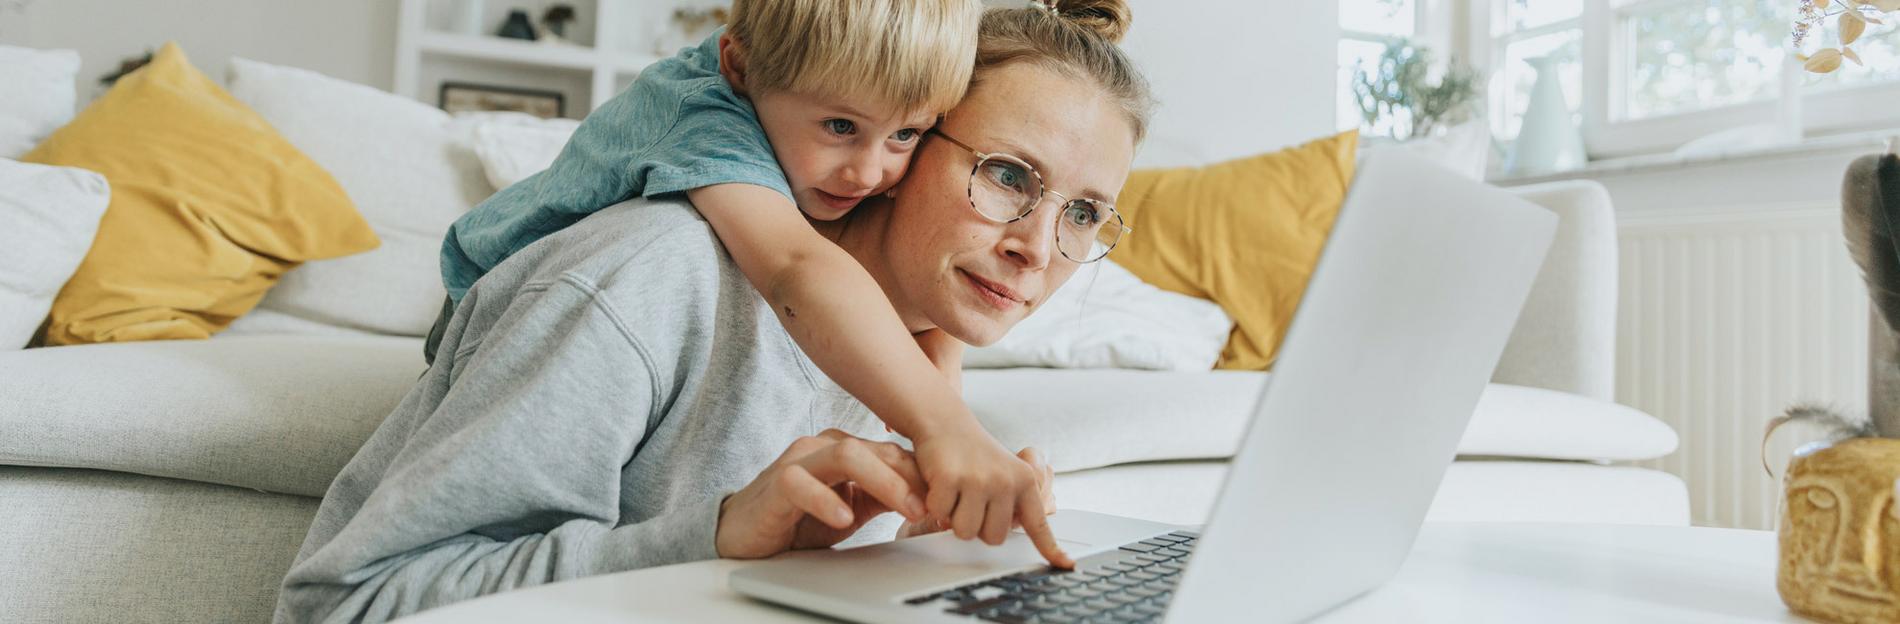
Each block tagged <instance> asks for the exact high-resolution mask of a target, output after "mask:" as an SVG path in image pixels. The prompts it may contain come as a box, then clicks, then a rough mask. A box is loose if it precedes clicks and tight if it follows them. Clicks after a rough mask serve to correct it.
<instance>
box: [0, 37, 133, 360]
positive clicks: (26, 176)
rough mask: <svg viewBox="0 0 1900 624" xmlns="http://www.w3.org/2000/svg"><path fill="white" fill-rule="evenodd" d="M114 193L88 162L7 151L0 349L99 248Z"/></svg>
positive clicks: (34, 325)
mask: <svg viewBox="0 0 1900 624" xmlns="http://www.w3.org/2000/svg"><path fill="white" fill-rule="evenodd" d="M3 73H5V70H0V74H3ZM111 194H112V190H111V187H109V186H107V185H106V179H105V176H101V175H99V174H97V173H94V172H91V171H87V170H85V169H75V168H72V167H54V166H50V165H39V164H33V163H23V162H19V161H16V160H9V159H6V158H0V351H7V350H12V349H18V348H21V347H24V346H26V343H27V341H29V340H31V339H32V338H33V333H34V332H35V331H38V330H39V327H40V323H41V322H42V321H44V320H45V319H46V312H47V311H48V310H51V309H52V308H53V297H54V296H55V295H58V294H59V289H60V287H61V286H64V285H65V284H66V280H68V279H71V278H72V276H73V272H74V271H77V270H79V261H80V260H83V259H85V257H86V251H87V250H89V249H91V248H92V239H93V236H94V235H96V234H98V233H99V218H100V217H103V216H105V214H106V203H107V200H108V199H110V197H111ZM0 396H6V395H4V394H0Z"/></svg>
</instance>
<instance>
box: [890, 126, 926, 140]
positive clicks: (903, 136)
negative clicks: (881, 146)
mask: <svg viewBox="0 0 1900 624" xmlns="http://www.w3.org/2000/svg"><path fill="white" fill-rule="evenodd" d="M921 134H923V132H922V131H920V130H918V129H916V128H905V129H903V130H898V131H897V132H896V133H893V134H892V135H891V138H893V139H896V140H897V141H898V142H899V143H909V142H911V141H915V140H917V136H918V135H921Z"/></svg>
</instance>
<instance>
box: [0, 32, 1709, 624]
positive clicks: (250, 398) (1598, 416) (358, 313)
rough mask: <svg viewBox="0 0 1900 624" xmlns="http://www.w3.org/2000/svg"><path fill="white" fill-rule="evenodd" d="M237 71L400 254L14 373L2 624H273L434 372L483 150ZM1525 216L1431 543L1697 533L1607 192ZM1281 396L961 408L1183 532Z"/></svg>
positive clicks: (21, 359)
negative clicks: (445, 301)
mask: <svg viewBox="0 0 1900 624" xmlns="http://www.w3.org/2000/svg"><path fill="white" fill-rule="evenodd" d="M232 67H233V69H232V70H231V75H230V76H228V77H227V82H228V83H230V89H231V91H232V93H233V94H234V95H236V96H237V97H238V99H240V100H242V101H244V102H245V103H246V104H247V105H249V106H251V107H252V108H254V109H256V110H258V111H259V112H260V113H262V114H264V115H265V117H266V118H268V119H270V120H271V123H272V124H273V126H275V127H276V128H277V129H278V130H279V131H281V132H283V133H284V134H285V136H286V137H288V138H289V139H290V140H291V141H292V142H293V143H294V144H296V145H297V146H298V147H299V148H300V149H303V150H304V151H305V152H306V153H308V154H310V155H311V156H312V157H313V158H314V159H316V160H317V161H318V162H319V163H322V164H323V165H324V166H325V167H326V168H330V169H332V172H333V173H334V174H335V175H336V177H337V179H338V181H339V182H340V183H341V184H342V185H343V186H344V188H345V189H346V190H347V191H348V192H349V193H350V195H351V197H352V198H353V199H355V201H356V203H357V204H358V206H359V208H360V209H361V210H362V211H363V213H364V215H365V216H366V218H368V220H369V221H370V223H371V224H372V225H373V226H375V227H376V228H377V232H378V234H379V235H381V237H382V240H383V246H382V247H381V248H379V249H378V250H376V251H374V252H370V253H368V254H363V255H362V256H360V257H352V258H344V259H340V260H334V261H320V262H314V263H310V264H308V265H305V266H304V267H302V268H299V269H296V270H294V271H292V272H291V273H290V274H287V275H286V276H285V277H284V279H283V282H282V283H280V284H279V285H278V286H277V287H276V289H274V290H273V291H271V293H270V295H269V296H267V297H266V298H265V300H264V302H263V304H261V305H260V306H259V307H258V308H257V309H256V310H254V311H253V312H251V313H250V314H248V315H246V316H245V317H243V318H241V319H238V321H237V323H235V324H234V325H233V326H232V327H231V328H230V329H228V330H226V331H224V332H222V333H220V334H218V335H216V336H214V337H213V338H211V339H210V340H203V341H167V342H131V343H113V344H95V345H82V346H65V347H51V348H37V349H25V350H16V351H0V432H4V435H0V527H5V530H4V531H0V561H5V562H6V563H5V565H4V568H0V621H6V622H88V621H107V620H110V621H125V620H133V621H216V622H243V621H252V622H255V621H263V620H267V619H269V617H270V611H271V608H272V606H273V605H274V603H275V600H276V592H277V587H278V583H279V581H280V580H281V578H282V576H283V574H284V572H285V570H286V569H287V568H288V566H289V564H290V562H291V559H292V558H293V557H294V556H295V554H296V552H297V549H298V547H299V545H300V544H301V543H302V540H303V537H304V533H305V530H306V528H307V527H308V525H309V522H310V520H311V517H312V515H313V514H314V513H315V511H316V509H317V506H318V503H319V501H320V500H321V498H322V496H323V494H324V492H325V490H326V489H327V488H328V486H329V483H330V481H331V479H332V478H334V476H335V475H336V473H337V472H338V471H339V470H340V469H341V468H342V467H343V465H344V464H345V463H346V462H348V461H349V459H350V458H351V456H352V455H353V454H354V452H355V451H356V449H357V447H358V446H359V445H360V444H361V443H362V442H363V441H364V440H365V439H366V438H367V436H369V434H370V433H371V432H372V431H374V430H375V429H376V427H377V426H378V424H379V423H380V422H381V420H382V418H383V417H384V416H386V415H387V414H388V413H389V412H390V411H391V410H392V409H393V408H394V407H395V406H396V404H397V403H399V402H400V401H401V400H402V398H403V396H404V395H405V394H406V393H407V392H408V391H409V388H410V386H411V384H412V383H413V382H414V381H415V380H416V378H417V377H418V376H419V375H420V374H421V373H422V372H423V371H424V370H425V365H424V363H423V359H422V349H421V344H422V338H421V336H422V335H423V334H424V333H425V332H426V329H427V322H428V321H429V320H430V319H431V318H432V315H433V311H434V307H433V306H434V305H436V304H437V302H439V301H440V294H439V293H440V291H439V289H440V286H439V285H437V284H434V283H432V282H431V281H430V280H429V277H430V276H432V275H433V274H434V264H433V262H434V255H433V253H432V252H433V246H434V245H435V244H437V243H439V241H440V239H441V236H442V232H443V231H444V230H445V229H446V227H447V225H448V222H449V221H451V220H452V219H453V218H454V216H455V215H456V214H459V211H461V210H466V209H467V208H468V207H469V206H470V205H472V204H473V203H474V202H475V201H479V199H480V197H481V196H483V195H484V194H485V193H487V192H492V191H493V187H494V185H493V184H492V182H491V180H490V178H491V177H492V176H493V175H494V174H495V173H496V172H495V171H493V169H494V168H495V166H496V165H495V163H484V162H480V160H481V159H479V158H477V157H475V155H474V154H473V152H472V151H471V150H473V149H474V148H473V147H472V146H473V145H475V144H476V143H477V142H479V140H480V136H478V135H481V133H479V132H477V133H473V134H471V133H470V132H467V130H468V128H466V127H465V126H466V124H464V122H463V121H462V120H459V119H451V118H449V117H448V116H446V115H443V114H441V113H440V111H435V110H433V109H430V108H428V107H426V106H421V105H419V104H416V103H414V102H410V101H407V100H403V99H402V98H397V97H395V96H391V95H388V94H385V93H380V92H376V91H375V90H373V89H368V88H366V87H360V86H356V85H343V84H330V83H325V82H322V81H324V80H328V79H326V78H322V77H321V76H316V75H314V74H308V72H302V73H299V72H298V71H297V70H290V69H287V68H275V67H270V66H266V65H263V64H260V63H249V62H243V61H241V60H234V61H233V65H232ZM332 82H335V81H332ZM363 119H369V120H373V121H370V122H367V123H368V124H369V125H373V126H375V127H371V128H344V127H342V126H341V125H340V124H344V123H350V124H355V123H356V120H363ZM570 129H571V128H570ZM345 135H348V136H345ZM350 136H356V137H372V138H374V139H375V140H372V138H361V139H360V140H354V142H353V140H352V139H350V138H349V137H350ZM491 138H492V137H491ZM366 154H368V156H366ZM484 167H486V169H487V170H484ZM425 187H428V188H425ZM431 188H433V189H434V190H430V189H431ZM1512 192H1513V193H1515V194H1517V195H1518V196H1520V197H1522V198H1524V199H1527V200H1529V201H1530V202H1532V203H1534V204H1537V205H1539V206H1542V207H1544V208H1545V209H1548V210H1550V211H1552V212H1554V213H1556V214H1557V215H1558V216H1559V217H1560V219H1561V225H1560V226H1559V232H1558V234H1557V238H1556V242H1555V244H1554V246H1553V248H1552V250H1551V252H1550V255H1549V257H1548V259H1547V261H1546V263H1545V265H1544V267H1543V269H1542V272H1541V273H1540V275H1539V277H1538V281H1537V284H1536V286H1535V287H1534V290H1533V292H1532V294H1531V298H1530V301H1529V302H1528V303H1527V304H1526V306H1525V308H1524V311H1523V314H1522V317H1521V318H1520V319H1519V321H1518V323H1517V325H1516V327H1515V328H1513V330H1512V335H1511V339H1510V342H1509V345H1508V346H1507V348H1506V352H1505V354H1504V356H1503V359H1502V361H1501V362H1500V363H1499V365H1498V367H1497V370H1496V373H1495V374H1494V376H1493V383H1492V384H1491V385H1490V386H1489V387H1488V388H1487V389H1486V391H1485V393H1484V396H1483V398H1482V399H1481V400H1480V404H1479V406H1478V408H1477V410H1476V413H1474V415H1473V420H1472V422H1471V425H1470V427H1469V429H1468V431H1467V432H1466V435H1465V436H1464V439H1463V441H1462V442H1461V444H1460V447H1459V457H1458V460H1457V461H1456V462H1455V463H1454V464H1453V465H1452V467H1451V468H1450V470H1449V471H1448V472H1447V474H1446V477H1445V479H1444V481H1443V483H1442V485H1441V486H1440V490H1439V492H1438V496H1437V499H1436V501H1435V502H1434V504H1433V506H1432V508H1431V511H1430V514H1429V517H1428V520H1431V521H1527V522H1606V523H1634V524H1675V525H1683V524H1687V522H1688V516H1689V513H1688V498H1687V494H1686V490H1685V488H1684V485H1683V483H1682V482H1681V481H1680V480H1679V479H1677V478H1675V477H1674V476H1671V475H1668V474H1665V473H1661V472H1658V471H1654V470H1649V469H1644V468H1639V467H1633V466H1631V465H1629V464H1630V462H1635V461H1641V460H1647V459H1654V458H1657V457H1661V456H1664V455H1667V454H1668V453H1670V452H1672V451H1673V450H1674V449H1675V446H1676V441H1677V439H1676V435H1675V432H1673V431H1672V430H1670V429H1669V427H1668V426H1666V425H1664V424H1663V423H1662V422H1661V421H1659V420H1657V419H1655V418H1653V417H1650V416H1648V415H1647V414H1643V413H1641V412H1639V411H1636V410H1634V409H1630V408H1627V407H1624V406H1620V405H1617V404H1615V403H1613V402H1612V396H1611V393H1612V380H1613V372H1614V371H1613V369H1612V366H1613V365H1612V354H1613V349H1614V333H1615V320H1616V319H1615V314H1616V306H1615V298H1614V297H1615V286H1616V284H1615V282H1616V278H1617V267H1616V241H1615V228H1614V224H1613V219H1612V209H1611V206H1610V203H1609V199H1608V196H1607V194H1606V193H1605V192H1604V191H1603V189H1602V188H1601V187H1599V186H1597V185H1595V184H1594V183H1589V182H1565V183H1556V184H1548V185H1540V186H1531V187H1521V188H1516V189H1512ZM431 286H433V288H435V290H430V287H431ZM1419 364H1420V365H1421V366H1428V365H1430V363H1429V362H1421V363H1419ZM1269 374H1270V373H1263V372H1245V371H1211V370H1205V369H1204V368H1203V369H1202V370H1133V369H1116V368H989V369H971V370H967V371H966V372H965V378H964V394H965V397H966V399H967V401H968V403H969V405H970V406H971V408H972V409H973V410H974V411H975V412H976V413H977V414H978V416H979V417H980V418H981V419H982V420H983V422H984V423H985V425H986V426H988V427H989V428H990V429H991V431H992V432H993V433H995V434H996V435H997V436H998V437H999V438H1000V439H1002V440H1003V441H1004V442H1005V443H1007V444H1009V445H1012V446H1024V445H1034V446H1037V447H1039V448H1041V449H1043V450H1044V451H1045V452H1046V453H1047V455H1048V456H1049V458H1050V460H1051V463H1052V464H1053V465H1054V467H1055V469H1056V470H1057V472H1058V475H1057V478H1056V497H1057V500H1058V503H1059V505H1060V506H1062V507H1065V508H1076V509H1090V510H1097V511H1104V512H1110V513H1118V514H1125V515H1131V516H1138V517H1145V518H1151V519H1155V520H1159V521H1164V522H1175V523H1183V524H1191V523H1198V522H1200V521H1202V520H1203V519H1204V517H1205V513H1206V510H1207V509H1208V508H1209V507H1210V504H1211V501H1212V500H1213V497H1214V496H1215V495H1216V494H1217V492H1218V490H1219V489H1220V486H1221V482H1222V478H1223V475H1224V471H1225V469H1226V465H1227V464H1226V460H1227V458H1228V457H1230V456H1231V455H1232V453H1233V450H1234V446H1235V445H1236V444H1237V443H1238V440H1239V438H1240V433H1241V431H1242V429H1243V428H1244V427H1245V426H1246V424H1247V419H1248V416H1249V414H1250V410H1251V409H1252V407H1253V405H1254V399H1255V398H1256V397H1257V395H1258V392H1259V390H1260V387H1261V384H1262V383H1263V382H1264V380H1265V379H1266V378H1267V376H1268V375H1269ZM1364 390H1365V391H1368V392H1377V391H1378V389H1377V388H1366V389H1364ZM1315 416H1316V417H1323V415H1315ZM1393 416H1394V417H1395V418H1401V417H1403V415H1402V414H1395V415H1393ZM1314 478H1317V479H1323V478H1324V475H1315V476H1314Z"/></svg>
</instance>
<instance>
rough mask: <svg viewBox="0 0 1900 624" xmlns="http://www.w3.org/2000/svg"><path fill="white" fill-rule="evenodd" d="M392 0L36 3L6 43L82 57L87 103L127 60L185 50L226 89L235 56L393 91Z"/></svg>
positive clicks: (5, 35) (9, 21) (12, 23)
mask: <svg viewBox="0 0 1900 624" xmlns="http://www.w3.org/2000/svg"><path fill="white" fill-rule="evenodd" d="M396 4H397V3H396V2H394V1H392V0H321V1H305V0H296V1H292V0H166V1H164V2H148V1H145V0H31V1H30V2H29V3H27V4H26V6H25V8H24V9H21V10H12V11H6V12H0V43H5V44H8V45H17V46H24V47H31V48H68V49H73V50H78V51H79V55H80V59H81V61H82V62H83V63H84V65H83V66H82V68H81V70H80V80H81V83H80V86H79V98H80V101H81V102H85V101H87V100H89V99H91V98H92V97H93V96H94V95H96V94H97V93H98V92H99V90H98V89H97V84H98V78H99V76H101V75H103V74H105V73H107V72H109V71H112V70H114V69H116V68H117V67H118V66H119V60H120V59H122V58H125V57H128V56H137V55H141V54H144V53H145V52H146V51H147V50H156V49H158V46H159V45H161V44H163V43H165V42H166V41H168V40H170V41H177V42H178V45H179V46H181V47H182V48H184V50H185V54H186V55H188V56H190V57H191V61H192V64H193V65H196V66H197V67H198V69H200V70H203V71H204V72H205V74H207V75H209V76H211V78H212V79H214V80H217V81H219V82H223V80H224V66H225V61H226V60H227V59H229V58H230V57H232V56H242V57H245V58H250V59H255V60H259V61H264V62H267V63H276V64H281V65H293V66H297V67H303V68H307V69H311V70H315V71H318V72H322V73H324V74H329V75H331V76H336V77H338V78H343V79H345V80H350V81H353V82H360V83H363V84H367V85H370V86H373V87H377V88H381V89H388V88H389V86H390V80H391V75H392V74H393V72H394V57H393V55H394V54H395V49H396Z"/></svg>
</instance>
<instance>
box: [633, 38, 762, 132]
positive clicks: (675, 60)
mask: <svg viewBox="0 0 1900 624" xmlns="http://www.w3.org/2000/svg"><path fill="white" fill-rule="evenodd" d="M723 32H724V29H723V28H722V29H720V31H719V32H715V33H713V34H712V36H709V37H707V38H706V40H705V41H702V42H700V43H699V44H698V45H695V46H690V47H686V48H682V49H681V50H680V51H679V53H678V54H675V55H673V56H670V57H667V58H665V59H662V60H661V61H659V62H657V63H655V64H653V65H652V66H651V67H648V68H647V69H646V70H644V71H642V72H640V75H639V76H638V77H636V78H634V81H633V86H632V88H631V89H629V90H630V91H632V92H634V93H636V94H639V95H640V96H641V97H643V98H653V97H661V98H668V99H672V100H673V102H669V104H684V103H694V104H697V105H699V106H706V105H713V106H719V107H725V106H730V105H733V104H738V105H740V106H742V107H743V108H744V110H745V111H747V112H750V108H751V107H750V104H749V103H748V102H746V100H745V98H744V97H742V96H740V95H739V94H738V92H736V91H734V90H733V88H732V85H731V83H728V82H727V81H726V77H725V76H723V75H721V74H720V73H719V36H720V34H721V33H723Z"/></svg>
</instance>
